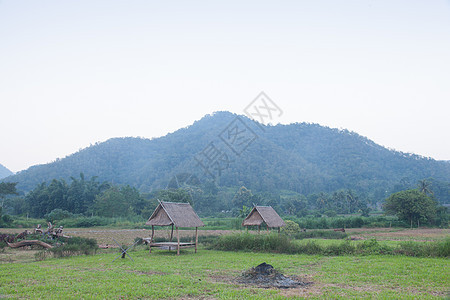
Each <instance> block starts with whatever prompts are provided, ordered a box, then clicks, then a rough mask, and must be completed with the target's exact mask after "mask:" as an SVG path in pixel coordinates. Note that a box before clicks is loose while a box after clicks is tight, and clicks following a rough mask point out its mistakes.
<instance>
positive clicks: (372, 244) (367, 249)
mask: <svg viewBox="0 0 450 300" xmlns="http://www.w3.org/2000/svg"><path fill="white" fill-rule="evenodd" d="M356 251H357V252H358V253H360V254H392V253H393V250H392V248H390V247H389V246H387V245H381V244H380V243H378V241H377V240H376V239H374V238H373V239H370V240H366V241H364V242H362V243H360V244H357V246H356Z"/></svg>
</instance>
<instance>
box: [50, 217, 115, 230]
mask: <svg viewBox="0 0 450 300" xmlns="http://www.w3.org/2000/svg"><path fill="white" fill-rule="evenodd" d="M114 220H115V219H112V218H111V219H110V218H104V217H98V216H93V217H77V218H73V219H70V218H69V219H63V220H61V221H59V222H58V225H62V226H64V227H66V228H80V227H81V228H88V227H95V226H106V225H110V224H111V223H112V222H114Z"/></svg>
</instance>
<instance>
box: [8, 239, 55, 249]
mask: <svg viewBox="0 0 450 300" xmlns="http://www.w3.org/2000/svg"><path fill="white" fill-rule="evenodd" d="M7 244H8V246H9V247H11V248H20V247H25V246H34V245H39V246H42V247H44V248H47V249H49V248H53V246H52V245H50V244H47V243H44V242H42V241H38V240H23V241H20V242H17V243H7Z"/></svg>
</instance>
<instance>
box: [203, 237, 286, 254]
mask: <svg viewBox="0 0 450 300" xmlns="http://www.w3.org/2000/svg"><path fill="white" fill-rule="evenodd" d="M211 247H212V248H213V249H216V250H224V251H238V250H242V251H258V252H278V253H291V251H293V249H294V245H293V244H292V243H291V241H290V240H289V238H288V237H287V236H285V235H278V234H251V233H236V234H232V235H222V236H220V237H219V239H218V240H217V241H216V242H215V243H214V244H213V245H211ZM292 253H293V252H292Z"/></svg>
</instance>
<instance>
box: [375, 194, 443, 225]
mask: <svg viewBox="0 0 450 300" xmlns="http://www.w3.org/2000/svg"><path fill="white" fill-rule="evenodd" d="M383 208H384V211H385V212H386V213H387V214H392V215H397V216H398V218H399V219H400V220H403V221H406V222H409V223H417V221H421V222H422V223H429V222H430V221H431V220H433V218H434V217H435V216H436V209H437V203H436V202H435V201H434V200H433V199H432V198H430V197H429V196H427V195H426V194H425V193H422V192H420V191H418V190H407V191H402V192H397V193H394V194H392V195H391V196H390V197H389V198H387V199H386V201H385V203H384V205H383Z"/></svg>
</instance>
